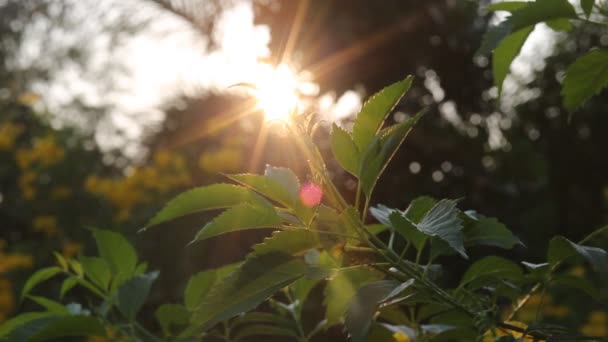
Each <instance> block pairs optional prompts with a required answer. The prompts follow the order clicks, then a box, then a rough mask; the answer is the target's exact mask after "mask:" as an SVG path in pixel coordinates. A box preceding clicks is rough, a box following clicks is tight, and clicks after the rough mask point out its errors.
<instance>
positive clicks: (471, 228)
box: [463, 216, 523, 249]
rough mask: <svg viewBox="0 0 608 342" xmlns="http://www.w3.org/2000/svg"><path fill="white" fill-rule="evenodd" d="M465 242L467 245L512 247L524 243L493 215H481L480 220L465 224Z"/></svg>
mask: <svg viewBox="0 0 608 342" xmlns="http://www.w3.org/2000/svg"><path fill="white" fill-rule="evenodd" d="M463 232H464V235H465V236H464V243H465V245H466V246H478V245H483V246H494V247H499V248H504V249H511V248H513V247H514V246H515V245H517V244H521V245H523V243H522V242H521V241H520V240H519V238H517V237H516V236H515V235H513V233H512V232H511V231H510V230H509V229H508V228H507V227H506V226H505V225H504V224H502V223H501V222H499V221H498V220H497V219H495V218H492V217H483V216H480V217H479V219H478V220H476V221H472V222H469V224H467V225H465V228H464V230H463Z"/></svg>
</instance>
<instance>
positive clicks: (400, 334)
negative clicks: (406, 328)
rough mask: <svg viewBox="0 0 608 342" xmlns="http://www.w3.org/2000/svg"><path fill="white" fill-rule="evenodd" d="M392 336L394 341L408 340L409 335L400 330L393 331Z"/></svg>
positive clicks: (402, 341) (403, 341) (404, 341)
mask: <svg viewBox="0 0 608 342" xmlns="http://www.w3.org/2000/svg"><path fill="white" fill-rule="evenodd" d="M393 338H394V339H395V342H410V337H409V336H408V335H407V334H406V333H404V332H401V331H397V332H396V333H394V334H393Z"/></svg>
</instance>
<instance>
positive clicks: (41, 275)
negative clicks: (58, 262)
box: [21, 266, 63, 298]
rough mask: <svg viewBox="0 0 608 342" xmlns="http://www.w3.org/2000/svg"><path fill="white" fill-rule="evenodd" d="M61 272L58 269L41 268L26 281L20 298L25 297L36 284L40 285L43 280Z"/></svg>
mask: <svg viewBox="0 0 608 342" xmlns="http://www.w3.org/2000/svg"><path fill="white" fill-rule="evenodd" d="M62 271H63V270H62V269H61V268H59V267H55V266H54V267H47V268H42V269H39V270H38V271H36V272H35V273H34V274H32V275H31V276H30V277H29V278H28V280H27V281H26V282H25V285H23V290H21V298H23V297H25V296H26V295H27V294H28V293H30V291H31V290H32V289H33V288H34V287H35V286H36V285H38V284H40V283H42V282H43V281H45V280H48V279H49V278H51V277H53V276H55V275H57V274H59V273H61V272H62Z"/></svg>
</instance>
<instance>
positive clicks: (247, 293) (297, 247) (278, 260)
mask: <svg viewBox="0 0 608 342" xmlns="http://www.w3.org/2000/svg"><path fill="white" fill-rule="evenodd" d="M306 233H310V232H308V231H300V230H285V231H280V232H276V233H275V234H273V235H272V236H271V237H269V238H267V239H265V240H264V242H263V243H261V244H259V245H256V246H254V247H253V249H254V251H253V252H252V253H250V254H249V255H248V256H247V258H246V259H245V261H244V262H243V263H242V264H241V265H240V266H239V267H238V268H237V269H235V270H234V271H233V272H232V273H231V274H230V275H229V276H228V277H227V278H225V279H224V280H223V281H222V282H220V283H218V284H216V285H215V286H214V287H213V288H212V290H211V291H210V292H209V295H208V296H207V297H206V298H205V300H204V301H203V303H202V304H201V305H200V307H199V308H198V309H197V310H196V311H195V313H194V315H193V318H192V323H195V324H197V325H198V326H201V327H203V328H208V327H211V326H213V325H215V324H216V323H218V322H220V321H223V320H225V319H228V318H230V317H233V316H235V315H237V314H239V313H242V312H246V311H249V310H251V309H253V308H255V307H256V306H258V305H259V304H260V303H261V302H263V301H264V300H266V299H267V298H268V297H270V296H271V295H272V294H274V293H275V292H276V291H278V290H279V289H281V288H283V287H285V286H287V285H289V284H291V283H293V282H294V281H295V280H297V279H298V278H300V277H302V276H304V275H306V274H307V272H308V271H309V267H308V265H306V263H305V262H304V260H303V258H301V257H298V256H294V255H303V254H304V253H305V252H306V251H307V250H310V249H311V248H315V247H316V246H317V245H318V241H317V240H316V239H315V238H314V236H313V235H310V234H309V235H306ZM306 236H308V237H310V238H303V237H306Z"/></svg>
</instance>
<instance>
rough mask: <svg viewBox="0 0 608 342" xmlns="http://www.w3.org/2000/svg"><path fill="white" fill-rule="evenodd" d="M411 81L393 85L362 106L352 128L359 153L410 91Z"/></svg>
mask: <svg viewBox="0 0 608 342" xmlns="http://www.w3.org/2000/svg"><path fill="white" fill-rule="evenodd" d="M413 79H414V78H413V77H412V76H408V77H407V78H406V79H404V80H403V81H399V82H396V83H393V84H391V85H390V86H388V87H386V88H384V89H382V90H380V91H379V92H377V93H376V94H374V95H372V96H371V97H370V98H369V99H368V100H367V101H366V102H365V103H364V104H363V107H362V108H361V111H360V112H359V114H357V118H356V119H355V123H354V126H353V141H354V142H355V145H357V148H358V149H359V151H360V152H364V151H366V150H367V148H368V145H369V144H370V142H371V141H372V139H373V138H374V136H375V135H376V133H378V131H379V130H380V128H381V127H382V123H383V122H384V120H385V119H386V117H387V116H388V115H389V114H390V112H391V111H392V110H393V108H394V107H395V106H396V105H397V103H399V101H400V100H401V97H403V95H404V94H405V93H406V92H407V91H408V90H409V89H410V86H411V85H412V81H413Z"/></svg>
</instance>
